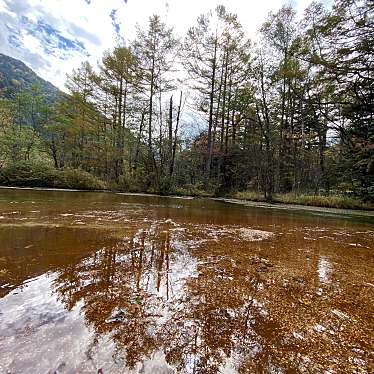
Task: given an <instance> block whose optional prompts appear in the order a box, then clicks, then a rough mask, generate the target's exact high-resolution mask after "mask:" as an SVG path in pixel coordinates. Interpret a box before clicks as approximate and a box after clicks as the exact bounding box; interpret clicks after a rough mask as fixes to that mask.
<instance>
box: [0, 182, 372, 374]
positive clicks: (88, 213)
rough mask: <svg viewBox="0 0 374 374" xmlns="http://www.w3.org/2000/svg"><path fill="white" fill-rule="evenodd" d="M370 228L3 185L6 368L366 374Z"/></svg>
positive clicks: (320, 218)
mask: <svg viewBox="0 0 374 374" xmlns="http://www.w3.org/2000/svg"><path fill="white" fill-rule="evenodd" d="M373 250H374V223H373V221H372V220H371V221H370V217H368V218H359V217H349V216H339V215H332V214H325V213H323V212H320V211H318V212H313V211H308V212H300V211H287V210H284V209H283V210H277V209H267V208H264V207H244V206H240V205H234V204H230V203H226V202H222V201H214V200H210V199H182V198H170V197H158V196H145V195H125V194H114V193H97V192H68V191H45V190H43V191H42V190H20V189H1V190H0V372H1V373H12V374H13V373H22V374H26V373H32V374H35V373H102V374H107V373H108V374H109V373H111V374H112V373H254V372H259V373H285V372H287V373H288V372H289V373H291V372H305V373H311V372H313V373H369V372H370V371H371V369H372V364H373V356H372V351H373V302H374V276H373V258H374V256H373V255H374V251H373Z"/></svg>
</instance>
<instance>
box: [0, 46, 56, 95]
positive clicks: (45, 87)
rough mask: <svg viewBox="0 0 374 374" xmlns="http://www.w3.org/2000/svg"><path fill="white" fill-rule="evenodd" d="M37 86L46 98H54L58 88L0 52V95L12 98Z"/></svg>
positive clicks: (21, 63)
mask: <svg viewBox="0 0 374 374" xmlns="http://www.w3.org/2000/svg"><path fill="white" fill-rule="evenodd" d="M33 86H34V87H36V86H38V87H39V88H40V90H41V93H42V94H43V95H45V96H46V97H47V98H50V99H54V98H55V97H56V96H57V94H58V89H57V88H56V87H55V86H53V84H51V83H49V82H47V81H45V80H44V79H42V78H40V77H39V76H38V75H37V74H36V73H35V72H34V71H32V70H31V69H30V68H29V67H27V66H26V65H25V64H24V63H23V62H22V61H19V60H16V59H15V58H12V57H9V56H6V55H4V54H2V53H0V97H6V98H14V97H15V95H16V94H18V93H20V92H23V91H26V90H30V89H32V87H33Z"/></svg>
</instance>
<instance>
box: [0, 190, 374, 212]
mask: <svg viewBox="0 0 374 374" xmlns="http://www.w3.org/2000/svg"><path fill="white" fill-rule="evenodd" d="M1 189H8V190H31V191H56V192H58V191H61V192H93V193H98V192H99V193H112V194H116V195H125V196H126V195H127V196H153V197H166V198H173V199H185V200H192V199H210V200H214V201H218V202H223V203H227V204H235V205H240V206H244V207H249V208H263V209H276V210H283V211H304V212H311V213H313V212H315V213H323V214H332V215H344V216H352V217H363V218H373V219H374V210H365V209H342V208H332V207H321V206H313V205H302V204H292V203H283V202H282V203H279V202H274V203H268V202H263V201H252V200H245V199H238V198H232V197H212V196H211V197H209V196H189V195H183V196H181V195H160V194H155V193H147V192H121V191H115V190H80V189H72V188H50V187H15V186H0V190H1Z"/></svg>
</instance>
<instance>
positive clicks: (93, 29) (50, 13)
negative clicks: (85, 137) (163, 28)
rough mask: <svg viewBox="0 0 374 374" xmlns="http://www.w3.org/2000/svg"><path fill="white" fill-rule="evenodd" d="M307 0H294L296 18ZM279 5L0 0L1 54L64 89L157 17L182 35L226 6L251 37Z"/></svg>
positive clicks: (233, 0) (215, 0) (198, 0)
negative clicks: (86, 64) (82, 68)
mask: <svg viewBox="0 0 374 374" xmlns="http://www.w3.org/2000/svg"><path fill="white" fill-rule="evenodd" d="M310 2H311V1H310V0H294V1H292V3H293V5H294V6H295V7H296V9H297V11H298V12H299V14H301V13H302V11H303V9H304V8H305V7H306V6H307V5H308V4H309V3H310ZM283 3H284V0H261V1H258V0H221V1H219V0H0V52H1V53H4V54H7V55H9V56H12V57H15V58H18V59H20V60H22V61H23V62H25V63H26V64H27V65H28V66H30V67H31V68H32V69H33V70H34V71H35V72H37V73H38V74H39V75H40V76H41V77H43V78H44V79H47V80H49V81H50V82H52V83H53V84H55V85H56V86H58V87H60V88H63V86H64V81H65V77H66V74H67V73H70V72H71V70H72V69H73V68H76V67H78V66H79V65H80V63H81V62H82V61H84V60H88V61H90V62H91V63H92V64H93V65H94V66H95V65H96V64H97V62H98V61H99V60H100V58H101V56H102V54H103V52H104V51H106V50H108V49H111V48H112V47H113V46H115V45H116V43H118V41H119V40H121V39H124V40H131V39H132V38H134V36H135V25H136V24H137V23H138V24H139V25H140V26H144V27H145V26H146V24H147V20H148V17H149V16H151V15H152V14H155V13H156V14H159V15H160V16H161V17H162V18H163V19H164V21H166V22H167V23H168V24H169V25H171V26H173V27H174V29H175V31H176V33H177V35H179V36H182V35H183V34H184V33H185V32H186V30H187V29H188V27H190V26H191V25H193V24H194V23H195V20H196V18H197V17H198V15H199V14H201V13H205V12H207V11H208V10H210V9H213V8H214V7H215V6H217V5H218V4H223V5H225V6H226V7H227V8H228V9H229V10H230V11H231V12H234V13H237V14H238V16H239V19H240V21H241V22H242V24H243V26H244V27H245V29H246V30H247V31H248V34H249V36H250V37H254V36H255V33H256V30H258V28H259V27H260V25H261V24H262V22H263V21H264V20H265V18H266V15H267V14H268V13H269V11H271V10H273V11H276V10H277V9H278V8H280V7H281V6H282V4H283Z"/></svg>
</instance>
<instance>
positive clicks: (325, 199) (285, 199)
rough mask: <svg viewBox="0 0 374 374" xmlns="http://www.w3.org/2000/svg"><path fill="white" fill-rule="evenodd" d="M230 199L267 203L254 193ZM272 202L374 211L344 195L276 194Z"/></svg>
mask: <svg viewBox="0 0 374 374" xmlns="http://www.w3.org/2000/svg"><path fill="white" fill-rule="evenodd" d="M230 197H233V198H236V199H240V200H249V201H260V202H264V201H265V198H264V196H263V194H261V193H258V192H254V191H242V192H236V193H233V194H232V195H230ZM272 202H274V203H282V204H296V205H307V206H316V207H322V208H338V209H363V210H374V205H373V204H370V203H365V202H363V201H361V200H359V199H356V198H353V197H348V196H343V195H342V196H337V195H331V196H322V195H308V194H295V193H288V194H275V195H274V196H273V200H272Z"/></svg>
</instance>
